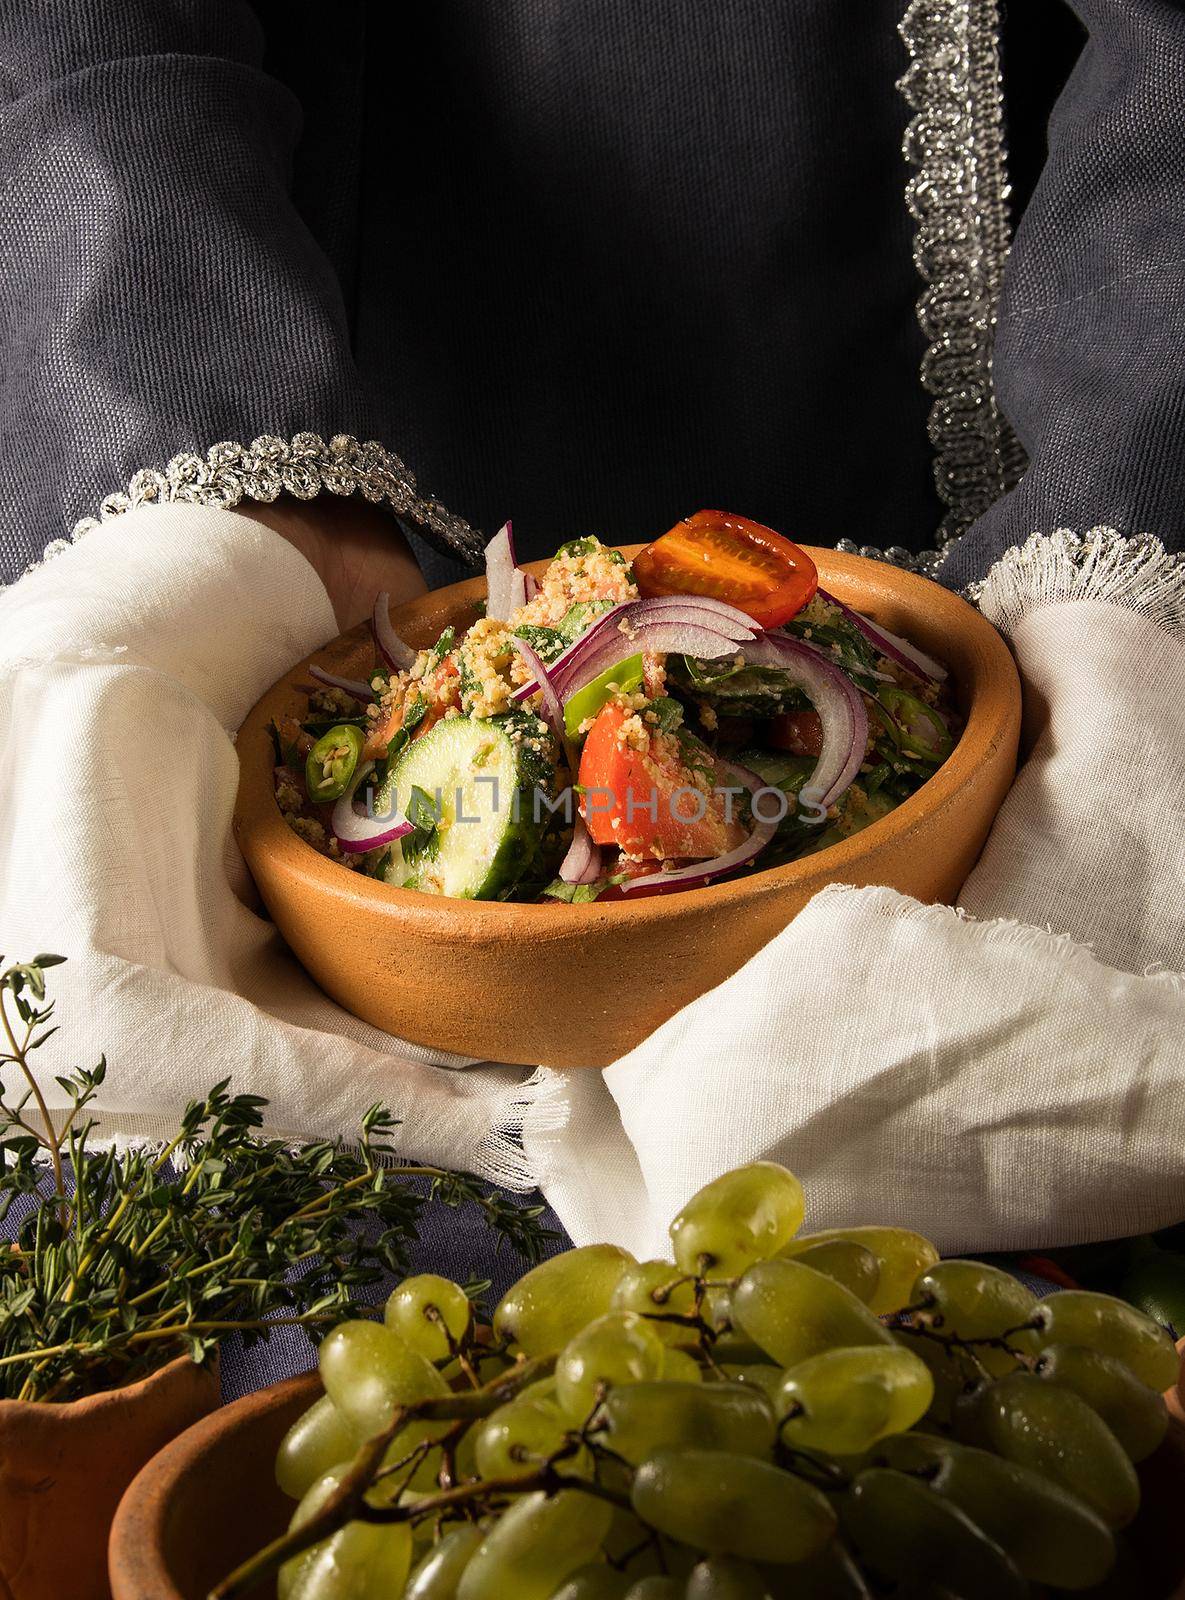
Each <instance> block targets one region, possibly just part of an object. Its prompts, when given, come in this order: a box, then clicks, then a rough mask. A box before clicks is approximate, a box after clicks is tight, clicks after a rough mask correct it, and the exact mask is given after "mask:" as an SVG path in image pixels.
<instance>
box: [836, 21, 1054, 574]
mask: <svg viewBox="0 0 1185 1600" xmlns="http://www.w3.org/2000/svg"><path fill="white" fill-rule="evenodd" d="M899 31H900V33H901V37H902V39H903V40H904V41H905V45H906V48H907V49H908V51H909V56H910V65H909V68H908V70H907V71H906V73H905V75H904V76H903V77H902V78H901V80H900V82H899V84H898V87H899V88H900V90H901V92H902V94H903V95H904V96H905V98H906V100H907V101H908V102H909V105H910V106H911V107H912V108H913V111H914V115H913V117H912V118H911V119H910V123H909V126H908V128H907V129H906V133H905V141H904V146H903V149H904V154H905V159H906V161H907V162H908V163H909V164H910V166H911V167H913V168H914V169H915V170H914V174H913V176H912V177H911V178H910V180H909V182H908V184H907V186H906V191H905V195H906V204H907V205H908V207H909V211H910V214H911V215H912V216H913V218H914V219H915V221H916V223H917V231H916V234H915V238H914V262H915V264H916V266H917V269H918V272H919V273H920V275H921V277H922V278H923V279H924V280H925V284H926V287H925V289H924V290H923V292H922V295H921V298H920V300H919V301H918V321H919V323H920V325H921V328H922V332H923V334H924V335H925V337H926V341H927V349H926V353H925V356H924V358H923V360H922V368H921V378H922V384H923V387H924V388H925V389H926V391H927V392H928V393H929V394H931V395H932V396H933V397H934V403H933V405H932V406H931V409H930V418H929V435H930V441H931V443H932V444H933V446H934V481H935V484H936V486H937V489H938V494H939V496H940V498H941V499H942V501H943V503H944V504H945V505H946V506H947V507H948V510H947V514H946V516H945V518H944V519H943V522H942V525H941V527H940V529H939V543H940V548H939V549H938V550H937V551H935V550H924V551H922V553H921V554H920V555H918V556H914V557H909V556H908V553H907V552H905V551H903V550H900V549H894V550H891V551H887V552H886V553H885V556H884V557H883V558H882V559H888V560H889V561H891V562H893V564H894V565H898V566H908V567H909V568H910V569H911V570H914V571H919V572H923V573H925V574H926V575H927V576H933V574H934V572H935V570H936V569H937V568H938V566H940V565H941V563H942V561H943V560H944V559H945V557H946V555H947V554H948V552H949V550H950V548H951V545H952V544H953V543H954V541H955V540H956V539H957V538H958V537H959V536H960V535H961V534H962V533H963V532H964V531H965V530H966V529H967V528H968V527H969V526H970V525H971V523H972V522H974V521H975V519H976V518H977V517H980V516H982V515H983V513H984V512H985V511H987V510H988V508H989V507H990V506H991V505H992V504H993V503H994V502H995V501H996V500H998V499H999V497H1000V496H1001V495H1002V494H1003V493H1004V492H1005V491H1006V490H1007V489H1010V488H1011V487H1012V486H1013V484H1014V483H1016V482H1017V480H1018V479H1019V477H1020V475H1021V473H1022V472H1023V471H1024V467H1025V456H1024V451H1023V450H1022V449H1021V446H1020V444H1019V442H1018V440H1017V438H1016V436H1015V434H1014V433H1013V432H1012V429H1011V428H1010V427H1009V425H1008V423H1007V421H1006V420H1005V418H1004V417H1003V416H1002V415H1001V413H1000V410H999V407H998V405H997V403H996V397H995V392H994V390H993V387H992V345H993V341H994V336H995V326H996V314H997V309H998V306H999V300H1000V288H1001V283H1002V280H1003V274H1004V263H1005V261H1006V259H1007V256H1008V247H1009V242H1010V233H1009V220H1008V207H1007V201H1008V193H1009V189H1008V180H1007V170H1006V159H1005V148H1004V125H1003V95H1002V91H1001V84H1000V56H999V41H998V31H999V15H998V9H997V0H912V3H911V4H910V6H909V8H908V10H907V11H906V13H905V16H904V17H903V19H902V21H901V24H900V29H899ZM841 548H844V549H849V548H855V547H854V546H852V545H851V544H850V541H849V542H848V543H845V545H843V546H841ZM862 553H863V554H865V555H874V554H876V552H875V551H873V550H872V549H871V548H870V547H867V546H866V547H864V548H863V551H862Z"/></svg>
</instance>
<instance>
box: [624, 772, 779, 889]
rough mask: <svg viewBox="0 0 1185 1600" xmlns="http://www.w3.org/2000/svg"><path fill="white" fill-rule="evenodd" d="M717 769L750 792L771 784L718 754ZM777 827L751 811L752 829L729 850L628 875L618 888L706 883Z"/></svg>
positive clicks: (739, 862) (754, 851)
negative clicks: (705, 858)
mask: <svg viewBox="0 0 1185 1600" xmlns="http://www.w3.org/2000/svg"><path fill="white" fill-rule="evenodd" d="M716 769H717V771H718V772H720V773H723V774H724V776H725V777H726V778H733V779H735V781H736V782H737V783H738V784H740V785H742V786H743V787H744V788H746V789H747V790H748V791H749V793H750V794H751V795H754V794H757V793H758V792H759V791H760V790H762V789H766V788H768V787H770V786H769V785H768V784H766V783H764V782H763V781H762V780H761V779H760V778H759V777H758V776H757V774H756V773H755V772H750V771H749V769H748V767H738V766H737V765H736V763H735V762H733V761H722V760H721V759H720V758H719V757H717V760H716ZM777 831H778V824H777V823H776V822H769V821H762V819H761V818H760V817H759V816H757V814H756V812H754V815H753V831H752V833H750V834H749V836H748V838H746V839H745V840H744V841H743V842H742V843H741V844H738V845H736V846H735V847H734V848H733V849H732V850H727V851H725V853H724V854H723V855H722V856H714V857H713V858H712V859H711V860H710V861H692V862H690V863H689V864H688V865H687V866H685V867H676V868H675V869H674V871H672V872H649V873H647V874H646V875H645V877H641V878H628V879H626V881H625V882H624V883H622V885H621V892H622V893H623V894H630V893H631V892H632V891H633V890H634V889H667V888H671V889H674V888H678V889H687V888H690V887H691V886H692V885H693V884H697V883H708V882H709V881H710V880H711V879H712V878H718V877H719V876H720V875H721V873H724V872H733V871H735V870H736V868H737V867H743V866H746V865H747V864H748V863H749V862H750V861H752V860H753V858H754V856H756V855H759V854H760V853H761V851H762V850H764V849H765V847H766V845H767V844H768V843H769V841H770V840H771V839H772V838H773V836H774V834H775V833H777Z"/></svg>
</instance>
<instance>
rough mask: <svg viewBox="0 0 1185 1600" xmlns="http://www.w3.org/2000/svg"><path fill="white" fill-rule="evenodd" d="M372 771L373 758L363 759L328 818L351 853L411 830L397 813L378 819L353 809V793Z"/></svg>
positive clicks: (338, 840) (389, 841)
mask: <svg viewBox="0 0 1185 1600" xmlns="http://www.w3.org/2000/svg"><path fill="white" fill-rule="evenodd" d="M373 771H374V762H373V761H365V762H363V764H362V765H361V766H360V767H359V768H358V770H357V772H356V773H355V774H354V777H353V781H352V782H351V784H350V787H349V788H348V789H347V790H346V792H345V794H343V795H342V797H341V799H340V800H339V801H338V802H337V804H336V805H335V806H334V808H333V815H332V817H331V818H330V827H332V829H333V836H334V838H335V839H336V840H337V842H338V844H340V845H341V847H342V849H343V850H345V851H346V852H347V853H348V854H350V855H361V854H362V853H363V852H364V851H366V850H377V849H378V848H379V846H380V845H384V844H391V843H392V842H393V841H394V840H396V839H402V838H403V836H404V834H406V833H411V831H412V824H411V823H410V822H409V821H408V820H407V818H406V817H405V816H403V815H401V814H400V813H399V812H396V813H394V815H392V816H389V817H382V818H379V817H374V816H371V815H370V814H369V812H359V811H355V810H354V796H355V795H356V794H357V792H358V790H359V788H360V787H361V785H362V784H363V783H364V782H365V780H366V779H367V778H368V777H369V776H370V774H371V773H372V772H373Z"/></svg>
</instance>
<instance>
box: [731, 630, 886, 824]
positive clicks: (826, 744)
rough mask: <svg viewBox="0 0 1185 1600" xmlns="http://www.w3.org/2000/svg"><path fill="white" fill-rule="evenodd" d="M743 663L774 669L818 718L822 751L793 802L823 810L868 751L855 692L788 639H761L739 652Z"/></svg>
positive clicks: (843, 676)
mask: <svg viewBox="0 0 1185 1600" xmlns="http://www.w3.org/2000/svg"><path fill="white" fill-rule="evenodd" d="M744 657H745V661H746V663H747V664H750V665H753V666H771V667H780V668H781V669H782V670H783V671H784V672H785V673H786V674H787V675H788V676H789V677H791V678H793V679H794V681H795V682H796V683H797V684H798V685H799V686H800V687H801V688H802V690H803V692H804V693H805V694H806V697H807V699H808V700H809V701H810V702H811V704H812V705H813V706H814V708H815V710H816V711H817V712H818V714H819V721H820V722H821V723H822V724H823V749H822V751H821V752H820V755H819V759H818V761H817V762H816V763H815V770H814V771H813V772H812V773H811V775H810V777H809V778H808V779H807V781H806V783H804V784H803V786H802V789H801V790H800V791H799V801H800V803H801V804H802V805H804V806H820V807H822V808H823V810H826V809H827V807H828V806H830V805H834V803H835V802H836V800H838V799H839V797H840V795H842V794H843V793H844V792H845V790H847V789H848V788H849V787H850V785H851V783H852V781H853V780H854V778H855V776H856V774H857V773H858V772H859V770H860V767H861V764H862V763H863V761H864V755H865V752H866V751H867V749H868V712H867V710H866V709H865V706H864V699H863V697H862V695H861V694H860V691H859V689H857V688H856V685H855V684H854V683H853V682H852V680H851V679H850V678H849V677H848V675H847V673H845V672H841V671H840V669H839V668H838V667H837V666H836V665H835V663H834V662H833V661H830V660H828V658H827V657H826V656H825V655H824V654H823V653H822V652H821V651H819V650H816V649H815V647H814V646H813V645H810V644H807V643H806V642H805V640H802V639H793V638H791V637H790V635H789V634H784V633H765V634H763V635H762V636H761V638H760V639H755V640H754V642H753V643H752V644H751V645H746V646H745V647H744Z"/></svg>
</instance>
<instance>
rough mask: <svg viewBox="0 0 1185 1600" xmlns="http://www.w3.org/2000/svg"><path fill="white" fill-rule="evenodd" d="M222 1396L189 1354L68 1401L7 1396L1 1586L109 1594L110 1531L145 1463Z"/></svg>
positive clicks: (40, 1595)
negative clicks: (118, 1386)
mask: <svg viewBox="0 0 1185 1600" xmlns="http://www.w3.org/2000/svg"><path fill="white" fill-rule="evenodd" d="M217 1404H218V1373H217V1369H216V1368H214V1367H199V1366H197V1365H196V1364H195V1363H194V1362H193V1361H191V1360H190V1359H189V1357H188V1356H179V1357H178V1358H177V1360H175V1361H172V1362H170V1363H169V1365H168V1366H167V1367H162V1368H161V1369H160V1370H159V1371H158V1372H154V1373H152V1374H151V1376H149V1377H147V1378H143V1379H141V1380H140V1381H139V1382H138V1383H132V1384H128V1385H127V1387H126V1388H123V1389H111V1390H108V1391H106V1392H105V1393H103V1394H95V1395H88V1396H86V1398H85V1399H82V1400H72V1401H69V1402H67V1403H66V1404H64V1405H54V1404H32V1403H30V1402H28V1401H24V1400H0V1595H2V1596H3V1600H66V1597H67V1596H68V1597H69V1600H107V1596H108V1594H109V1590H108V1587H107V1571H106V1561H105V1559H104V1557H105V1553H106V1549H107V1536H108V1533H109V1531H110V1528H111V1519H112V1517H113V1516H114V1515H115V1509H116V1507H117V1506H118V1504H119V1501H120V1497H121V1496H122V1494H123V1492H124V1490H125V1489H126V1488H127V1486H128V1484H129V1483H130V1482H131V1481H132V1479H133V1478H134V1477H135V1475H136V1474H137V1472H139V1470H140V1468H141V1467H142V1466H143V1465H144V1463H145V1462H146V1461H148V1460H150V1459H151V1457H152V1456H154V1455H155V1454H156V1452H157V1451H158V1450H160V1449H161V1448H162V1447H163V1446H164V1445H166V1444H168V1442H169V1440H170V1439H174V1438H176V1436H177V1435H178V1434H179V1433H181V1432H182V1431H183V1430H184V1429H186V1428H188V1427H189V1426H190V1424H191V1423H192V1422H195V1421H196V1420H197V1419H198V1418H199V1417H203V1416H205V1415H206V1414H207V1413H208V1412H210V1411H212V1410H213V1409H214V1407H215V1406H216V1405H217Z"/></svg>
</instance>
